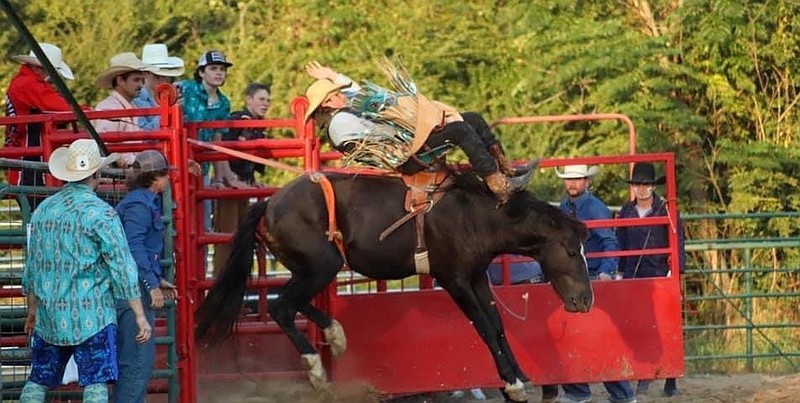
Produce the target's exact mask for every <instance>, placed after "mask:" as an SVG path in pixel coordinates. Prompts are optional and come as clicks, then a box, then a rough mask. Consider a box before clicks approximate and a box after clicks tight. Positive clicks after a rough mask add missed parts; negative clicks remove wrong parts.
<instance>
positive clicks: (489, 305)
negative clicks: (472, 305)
mask: <svg viewBox="0 0 800 403" xmlns="http://www.w3.org/2000/svg"><path fill="white" fill-rule="evenodd" d="M472 289H473V290H474V291H475V295H477V296H478V301H480V304H479V306H480V307H482V308H484V307H485V308H486V311H485V312H484V313H485V314H486V316H487V317H488V318H489V323H490V324H491V325H492V328H493V329H494V330H495V332H497V339H498V342H499V343H500V351H501V352H502V353H503V354H504V355H505V356H506V358H507V359H508V361H509V363H510V364H511V366H512V367H513V368H514V372H515V373H516V375H517V378H519V379H521V380H522V381H523V382H527V381H529V380H530V378H528V376H527V375H525V373H524V372H522V368H520V367H519V363H517V359H516V357H514V353H513V352H512V351H511V346H509V345H508V338H506V333H505V328H504V326H503V321H502V319H500V312H498V310H497V306H496V304H495V302H494V297H493V296H492V290H491V289H490V288H489V282H488V281H487V280H486V276H485V275H481V277H480V278H479V279H478V278H476V279H475V281H473V283H472Z"/></svg>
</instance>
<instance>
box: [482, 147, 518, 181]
mask: <svg viewBox="0 0 800 403" xmlns="http://www.w3.org/2000/svg"><path fill="white" fill-rule="evenodd" d="M489 154H491V155H492V156H493V157H494V158H495V159H496V160H497V165H498V166H499V167H500V172H502V173H504V174H506V175H507V176H517V169H516V168H515V167H514V164H513V163H511V161H509V160H508V158H507V157H506V153H505V152H503V148H502V147H501V146H500V143H494V144H492V145H491V146H489Z"/></svg>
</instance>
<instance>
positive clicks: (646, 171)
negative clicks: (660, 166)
mask: <svg viewBox="0 0 800 403" xmlns="http://www.w3.org/2000/svg"><path fill="white" fill-rule="evenodd" d="M625 182H628V183H643V184H647V185H661V184H663V183H664V182H666V178H665V177H663V176H662V177H660V178H658V179H656V168H655V167H653V164H651V163H649V162H637V163H635V164H633V172H632V173H631V179H630V180H626V181H625Z"/></svg>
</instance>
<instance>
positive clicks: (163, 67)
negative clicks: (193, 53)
mask: <svg viewBox="0 0 800 403" xmlns="http://www.w3.org/2000/svg"><path fill="white" fill-rule="evenodd" d="M142 62H143V63H145V64H149V65H152V66H155V67H157V68H158V70H156V71H152V72H151V71H146V72H145V73H144V88H142V92H141V93H140V94H139V96H138V97H136V98H134V99H133V104H134V105H135V106H136V107H137V108H155V107H157V106H158V102H157V100H156V87H157V86H158V85H159V84H161V83H166V84H172V83H173V81H174V80H175V78H177V77H180V76H182V75H183V73H184V70H185V68H184V64H183V60H181V59H180V58H178V57H175V56H169V53H168V52H167V45H164V44H163V43H149V44H147V45H144V48H143V49H142ZM160 124H161V117H160V116H158V115H154V116H140V117H139V127H140V128H141V129H142V130H158V128H159V126H160Z"/></svg>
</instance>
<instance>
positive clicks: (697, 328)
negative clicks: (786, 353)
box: [683, 322, 800, 331]
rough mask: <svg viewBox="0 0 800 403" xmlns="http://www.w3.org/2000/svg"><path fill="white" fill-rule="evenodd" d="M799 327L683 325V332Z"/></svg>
mask: <svg viewBox="0 0 800 403" xmlns="http://www.w3.org/2000/svg"><path fill="white" fill-rule="evenodd" d="M795 327H800V322H791V323H768V324H767V323H765V324H757V323H756V324H752V325H750V324H745V325H685V326H684V327H683V330H687V331H701V330H745V329H748V328H750V329H756V328H757V329H787V328H795Z"/></svg>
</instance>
